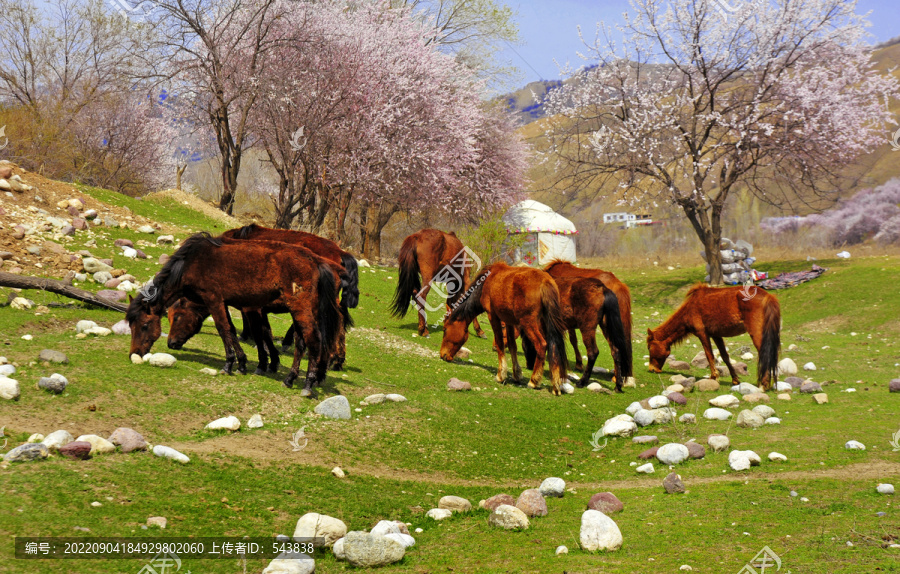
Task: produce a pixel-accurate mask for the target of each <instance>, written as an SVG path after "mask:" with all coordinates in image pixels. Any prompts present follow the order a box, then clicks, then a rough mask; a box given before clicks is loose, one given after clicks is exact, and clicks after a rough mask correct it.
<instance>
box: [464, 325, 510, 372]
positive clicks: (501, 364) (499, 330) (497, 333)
mask: <svg viewBox="0 0 900 574" xmlns="http://www.w3.org/2000/svg"><path fill="white" fill-rule="evenodd" d="M489 320H490V322H491V329H493V331H494V348H495V349H497V375H496V377H494V380H496V381H497V382H498V383H504V382H506V355H505V354H504V352H503V349H504V347H505V346H506V345H504V341H503V322H502V321H500V318H499V317H497V316H496V315H490V318H489ZM467 328H468V327H467Z"/></svg>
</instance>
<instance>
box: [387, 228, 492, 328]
mask: <svg viewBox="0 0 900 574" xmlns="http://www.w3.org/2000/svg"><path fill="white" fill-rule="evenodd" d="M397 259H398V262H399V265H400V280H399V282H398V283H397V291H396V292H395V293H394V300H393V301H392V302H391V314H392V315H393V316H394V317H405V316H406V312H407V311H408V310H409V303H410V300H413V299H414V300H415V307H416V310H417V311H418V312H419V335H420V336H422V337H427V336H428V328H427V327H426V326H425V307H424V305H425V301H426V300H427V297H428V292H429V291H430V290H431V285H432V282H435V283H443V284H444V285H445V286H446V290H447V301H446V303H447V309H450V307H451V306H452V305H453V304H454V303H456V302H457V301H458V300H459V299H460V297H462V294H463V292H464V291H465V289H466V288H467V287H468V285H469V275H470V268H471V267H472V266H473V265H474V261H473V260H472V259H470V258H469V257H468V255H467V253H466V251H465V247H464V246H463V244H462V241H460V240H459V238H458V237H456V234H455V233H453V232H452V231H451V232H450V233H444V232H443V231H441V230H439V229H422V230H421V231H417V232H416V233H413V234H412V235H410V236H409V237H407V238H406V239H404V240H403V244H402V245H401V246H400V255H399V257H398V258H397ZM419 275H421V276H422V278H421V280H420V279H419ZM423 283H424V284H425V286H424V287H423V286H422V284H423ZM473 322H474V323H475V334H476V335H478V336H479V337H484V336H485V335H484V331H483V330H482V329H481V325H479V324H478V320H477V319H475V320H474V321H473Z"/></svg>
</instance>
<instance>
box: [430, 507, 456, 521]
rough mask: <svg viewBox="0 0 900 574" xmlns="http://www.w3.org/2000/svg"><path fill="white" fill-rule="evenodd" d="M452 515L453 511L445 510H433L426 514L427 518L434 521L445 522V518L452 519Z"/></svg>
mask: <svg viewBox="0 0 900 574" xmlns="http://www.w3.org/2000/svg"><path fill="white" fill-rule="evenodd" d="M452 515H453V511H451V510H447V509H445V508H432V509H431V510H429V511H428V512H426V513H425V516H426V517H428V518H430V519H432V520H444V519H445V518H450V517H451V516H452Z"/></svg>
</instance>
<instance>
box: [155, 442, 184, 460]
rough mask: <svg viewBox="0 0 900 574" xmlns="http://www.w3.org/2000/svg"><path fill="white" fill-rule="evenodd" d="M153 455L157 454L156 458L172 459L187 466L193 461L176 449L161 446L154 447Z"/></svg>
mask: <svg viewBox="0 0 900 574" xmlns="http://www.w3.org/2000/svg"><path fill="white" fill-rule="evenodd" d="M153 454H155V455H156V456H161V457H163V458H171V459H172V460H174V461H175V462H180V463H181V464H187V463H189V462H190V461H191V459H190V458H188V457H187V456H185V455H184V454H182V453H180V452H178V451H177V450H175V449H174V448H172V447H168V446H163V445H161V444H158V445H156V446H154V447H153Z"/></svg>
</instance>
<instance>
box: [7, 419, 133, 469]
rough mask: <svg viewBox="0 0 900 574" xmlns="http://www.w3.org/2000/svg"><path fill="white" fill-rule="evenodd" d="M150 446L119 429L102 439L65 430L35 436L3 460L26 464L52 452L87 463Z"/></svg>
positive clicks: (129, 430) (93, 435) (126, 430)
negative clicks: (116, 453)
mask: <svg viewBox="0 0 900 574" xmlns="http://www.w3.org/2000/svg"><path fill="white" fill-rule="evenodd" d="M149 446H150V445H149V444H148V443H147V441H146V440H144V437H143V436H141V434H140V433H139V432H137V431H135V430H133V429H130V428H126V427H121V428H117V429H116V430H115V431H113V433H112V434H111V435H110V436H109V438H103V437H100V436H98V435H95V434H84V435H81V436H79V437H78V438H73V437H72V435H71V434H70V433H69V432H68V431H66V430H57V431H54V432H52V433H50V434H49V435H47V436H46V437H45V436H44V435H42V434H40V433H35V434H33V435H31V436H30V437H28V441H27V442H26V443H25V444H23V445H20V446H17V447H16V448H14V449H12V450H10V451H9V452H8V453H6V455H5V456H4V457H3V460H4V462H25V461H31V460H39V459H44V458H47V457H48V456H50V454H51V453H52V452H58V453H59V454H60V455H62V456H65V457H67V458H71V459H73V460H86V459H88V458H90V457H92V456H96V455H100V454H109V453H112V452H115V451H116V448H117V447H118V449H119V450H120V451H121V452H125V453H127V452H132V451H139V450H147V448H148V447H149Z"/></svg>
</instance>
